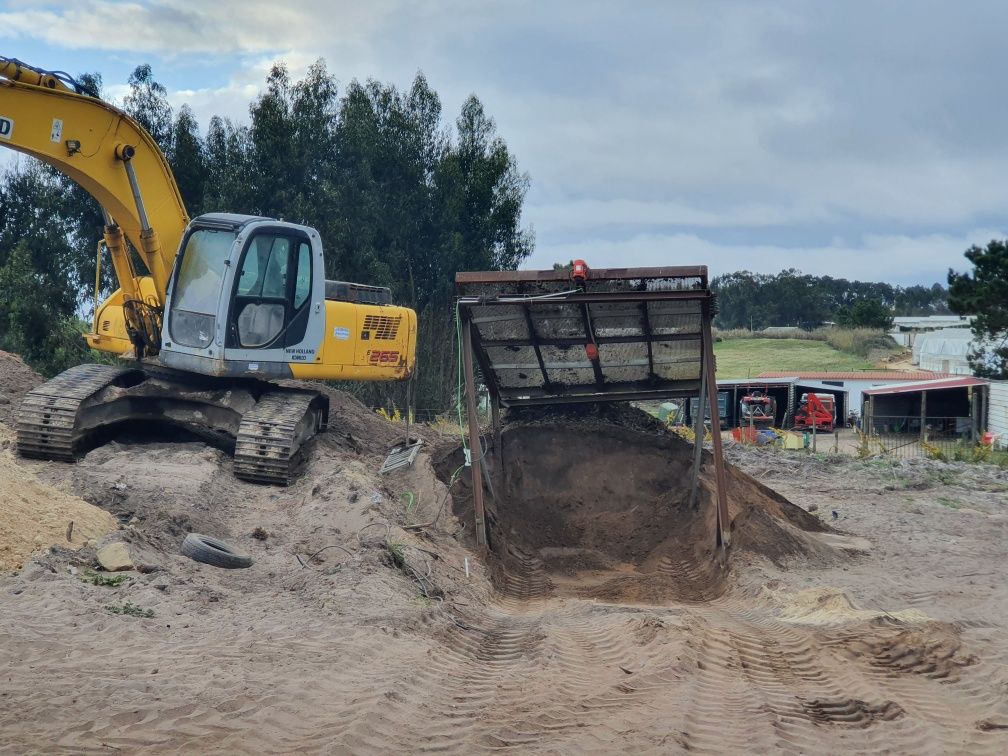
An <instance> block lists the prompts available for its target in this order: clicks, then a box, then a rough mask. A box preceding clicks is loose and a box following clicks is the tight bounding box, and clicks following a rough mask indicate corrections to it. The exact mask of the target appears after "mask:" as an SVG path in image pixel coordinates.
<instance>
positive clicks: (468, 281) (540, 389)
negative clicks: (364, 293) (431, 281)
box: [455, 266, 731, 548]
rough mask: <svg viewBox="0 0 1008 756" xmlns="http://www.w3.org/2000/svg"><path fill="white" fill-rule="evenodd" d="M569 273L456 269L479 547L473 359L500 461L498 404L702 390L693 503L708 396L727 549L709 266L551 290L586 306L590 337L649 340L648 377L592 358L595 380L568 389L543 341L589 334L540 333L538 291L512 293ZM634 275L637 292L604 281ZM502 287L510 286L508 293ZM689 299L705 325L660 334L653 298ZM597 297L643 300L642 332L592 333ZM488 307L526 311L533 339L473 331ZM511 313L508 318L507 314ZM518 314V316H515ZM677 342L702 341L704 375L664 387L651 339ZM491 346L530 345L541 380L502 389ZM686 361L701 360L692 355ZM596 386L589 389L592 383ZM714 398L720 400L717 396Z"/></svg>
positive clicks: (573, 340) (642, 272)
mask: <svg viewBox="0 0 1008 756" xmlns="http://www.w3.org/2000/svg"><path fill="white" fill-rule="evenodd" d="M677 278H679V279H697V283H695V284H694V285H693V286H691V287H689V288H685V287H684V288H665V289H657V288H647V285H646V283H645V282H647V281H648V280H649V279H663V280H665V279H677ZM569 280H570V279H569V274H568V272H567V271H564V270H549V271H477V272H460V273H457V274H456V277H455V281H456V285H457V287H458V289H459V294H460V296H459V299H458V311H459V316H460V318H461V320H462V322H461V326H462V343H461V344H460V348H461V350H462V364H463V372H464V382H465V388H466V413H467V415H468V437H469V447H470V460H469V466H470V470H471V474H472V481H473V506H474V509H475V520H476V543H477V546H478V547H480V548H486V546H487V543H488V530H487V519H486V509H485V505H484V491H483V477H484V476H483V471H482V468H483V466H484V463H485V462H488V461H489V460H483V459H482V454H483V447H482V444H481V441H480V438H481V434H480V428H479V418H478V416H477V403H476V381H475V373H474V362H478V363H479V367H480V369H481V372H482V373H483V377H484V381H485V382H486V384H487V388H488V389H489V392H490V403H491V413H492V432H493V437H494V438H493V441H492V442H489V440H488V447H489V446H490V445H491V443H492V446H493V449H494V452H495V455H494V456H495V457H496V459H495V461H496V462H497V463H498V467H499V466H500V461H501V458H500V454H501V452H502V449H501V438H500V430H501V423H500V417H499V409H500V407H502V406H503V407H513V406H527V405H545V404H568V403H585V402H589V403H590V402H612V401H634V400H644V399H667V398H673V397H677V398H678V397H692V396H699V402H698V404H699V408H698V414H699V419H698V422H697V423H696V425H697V427H698V428H699V431H698V433H697V434H696V439H695V447H694V466H693V470H692V476H691V478H692V479H691V492H690V502H691V504H692V505H694V506H695V504H696V499H697V494H698V484H699V470H700V464H701V458H702V448H703V437H704V431H703V427H704V424H703V423H704V414H705V406H706V404H707V403H708V402H710V405H711V408H712V411H711V424H712V427H711V430H712V435H713V438H714V443H713V447H714V448H713V455H712V456H713V461H714V473H715V489H716V490H715V497H716V501H715V506H716V513H717V518H716V520H717V526H716V527H717V531H716V539H715V540H716V544H717V546H719V547H727V546H729V545H730V543H731V532H730V527H729V519H728V507H727V495H726V494H727V490H726V486H727V479H726V475H725V469H724V459H723V450H722V444H721V433H720V414H719V413H717V412H716V411H715V410H714V408H715V407H716V406H717V403H716V397H717V380H716V375H715V362H714V350H713V338H712V335H711V315H712V309H713V307H712V304H713V296H712V294H711V292H710V290H709V288H708V285H707V268H706V266H666V267H658V268H615V269H603V270H599V269H594V270H592V273H591V287H590V288H582V289H581V290H578V291H562V292H559V293H557V294H552V293H551V294H549V295H546V296H545V300H546V301H548V302H550V303H554V304H555V303H562V304H568V305H571V304H577V305H581V307H579V308H578V309H580V310H581V313H582V320H583V325H584V327H585V331H586V335H587V336H588V337H589V338H591V339H592V340H593V341H596V343H597V344H620V343H641V342H643V343H645V344H646V345H647V367H648V380H646V381H626V382H614V381H604V380H603V376H602V375H601V369H600V367H599V365H598V364H597V361H594V360H592V361H591V362H593V369H594V370H593V372H594V373H595V382H594V385H593V386H591V387H589V386H588V385H587V384H578V385H576V386H572V387H566V386H564V385H561V384H557V383H554V382H552V381H551V380H550V378H549V371H548V369H547V367H546V362H545V360H544V359H543V356H542V352H541V346H560V347H570V346H577V345H579V344H583V343H584V342H585V337H580V336H578V337H559V338H544V337H540V336H538V335H537V334H536V331H535V324H534V321H533V317H532V312H531V308H530V306H529V305H530V303H531V302H532V301H534V300H536V299H538V298H539V297H537V296H529V295H527V294H523V293H521V292H520V291H517V292H516V291H513V289H515V288H521V285H523V284H529V283H532V284H534V283H554V284H558V283H563V282H568V281H569ZM606 280H610V281H635V282H638V283H637V284H632V285H633V286H635V287H636V288H635V289H633V290H626V289H622V290H608V291H607V290H604V289H603V288H602V287H604V286H605V281H606ZM480 285H486V286H488V287H490V288H492V289H496V290H497V291H496V292H495V293H492V294H487V293H485V292H480V293H478V294H475V295H473V294H471V293H469V294H467V292H466V288H467V287H472V286H480ZM508 285H510V288H512V292H511V293H507V291H506V290H507V288H509V287H508ZM501 289H504V290H505V291H504V292H503V293H502V292H501ZM676 300H678V301H689V302H696V303H698V304H699V305H700V315H701V318H700V319H701V325H700V331H699V332H695V331H691V332H680V333H674V334H657V335H656V334H654V333H652V327H651V323H650V318H649V314H648V303H649V302H653V301H658V302H661V301H676ZM594 303H638V304H640V306H641V321H640V323H641V325H640V328H641V333H642V336H640V337H638V336H599V335H596V334H595V333H594V329H593V328H592V324H591V323H590V322H589V316H588V313H587V307H588V305H589V304H594ZM487 305H510V306H516V305H517V306H520V309H521V311H522V313H523V318H518V319H517V320H524V323H525V326H526V327H527V329H528V332H529V338H528V339H521V338H509V339H497V340H489V339H488V340H486V341H484V340H482V338H481V337H480V336H479V335H478V334H476V335H474V334H473V327H472V326H473V322H474V321H475V322H477V324H478V323H480V322H493V321H494V320H495V319H493V318H488V319H483V318H474V310H475V309H478V308H480V307H482V306H487ZM506 319H507V318H506ZM509 319H512V320H514V319H515V318H509ZM679 340H699V341H700V348H701V349H700V351H701V354H700V358H699V362H700V370H699V374H700V377H699V380H697V379H682V380H672V379H665V380H664V382H663V383H661V384H660V385H659V384H658V383H657V382H656V381H655V378H654V376H655V372H654V370H655V362H654V354H653V350H652V345H653V342H660V341H679ZM493 347H532V348H533V350H534V352H535V355H536V362H537V363H538V367H539V371H540V373H541V374H542V378H543V384H542V385H541V386H531V387H521V388H502V387H501V386H500V385H499V384H498V383H497V380H496V377H495V374H494V371H493V366H492V361H491V360H490V358H489V356H488V354H487V351H486V350H487V349H488V348H493ZM687 362H694V363H695V362H696V360H688V361H687ZM589 388H590V389H591V390H588V389H589ZM711 397H714V400H713V401H712V400H711ZM715 417H717V419H718V424H717V426H715V425H714V418H715Z"/></svg>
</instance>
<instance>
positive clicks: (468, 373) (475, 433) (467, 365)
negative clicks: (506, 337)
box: [459, 313, 487, 548]
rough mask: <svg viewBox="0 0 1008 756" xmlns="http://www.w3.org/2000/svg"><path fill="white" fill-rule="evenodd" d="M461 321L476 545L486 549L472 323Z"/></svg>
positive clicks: (465, 316)
mask: <svg viewBox="0 0 1008 756" xmlns="http://www.w3.org/2000/svg"><path fill="white" fill-rule="evenodd" d="M463 318H464V319H463V321H462V343H461V344H460V345H459V348H460V349H461V350H462V372H463V373H465V388H466V414H467V415H468V416H469V456H470V468H469V469H470V472H471V474H472V489H473V506H474V507H475V509H476V545H477V546H480V547H481V548H485V547H486V543H487V537H486V517H485V514H484V510H483V475H482V474H481V472H480V462H481V460H480V456H481V455H482V453H483V452H482V447H481V446H480V432H479V416H478V415H477V414H476V380H475V378H474V377H473V355H472V323H471V322H470V321H469V316H468V313H467V314H466V315H464V316H463Z"/></svg>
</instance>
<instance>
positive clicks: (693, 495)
mask: <svg viewBox="0 0 1008 756" xmlns="http://www.w3.org/2000/svg"><path fill="white" fill-rule="evenodd" d="M706 341H707V336H706V334H704V333H701V334H700V391H699V392H698V394H697V411H696V416H695V417H694V418H693V472H692V474H691V475H690V507H691V508H693V509H695V508H696V505H697V493H698V490H699V486H700V460H701V458H702V457H703V439H704V421H703V417H704V412H705V410H704V398H705V397H704V393H705V392H706V391H707V384H706V381H705V380H704V379H705V377H706V373H707V358H706V356H705V353H704V347H703V345H704V343H706ZM687 401H689V400H687Z"/></svg>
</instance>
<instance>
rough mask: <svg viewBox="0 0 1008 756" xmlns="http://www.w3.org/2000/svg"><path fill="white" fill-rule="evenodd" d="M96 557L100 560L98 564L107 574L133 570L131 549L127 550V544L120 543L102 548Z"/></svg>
mask: <svg viewBox="0 0 1008 756" xmlns="http://www.w3.org/2000/svg"><path fill="white" fill-rule="evenodd" d="M95 557H96V558H97V559H98V564H100V565H101V566H102V569H103V570H105V571H106V572H120V571H122V570H132V569H133V559H132V558H131V557H130V553H129V549H128V548H126V544H125V543H121V542H119V541H116V542H115V543H110V544H106V545H105V546H102V547H101V548H100V549H98V553H97V554H95Z"/></svg>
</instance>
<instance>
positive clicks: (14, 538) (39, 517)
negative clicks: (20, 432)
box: [0, 424, 119, 572]
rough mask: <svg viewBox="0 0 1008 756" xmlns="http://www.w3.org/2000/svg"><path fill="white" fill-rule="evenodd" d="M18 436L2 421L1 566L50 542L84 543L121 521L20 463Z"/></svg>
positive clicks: (12, 565) (10, 566)
mask: <svg viewBox="0 0 1008 756" xmlns="http://www.w3.org/2000/svg"><path fill="white" fill-rule="evenodd" d="M13 442H14V434H13V433H12V432H11V431H10V430H8V429H7V428H5V427H4V426H3V425H2V424H0V491H2V494H0V572H2V571H6V570H16V569H20V568H21V565H22V564H24V562H25V561H26V560H27V559H28V557H29V556H30V555H31V554H33V553H36V552H39V551H42V550H43V549H47V548H49V547H50V546H62V547H66V548H70V549H79V548H81V547H82V546H84V545H85V544H86V543H87V542H88V541H97V540H98V539H100V538H101V537H102V536H104V535H106V534H107V533H111V532H112V531H114V530H116V529H117V528H118V527H119V523H118V522H117V521H116V519H115V518H114V517H113V516H112V515H110V514H109V513H108V512H106V511H105V510H103V509H99V508H98V507H96V506H93V505H91V504H89V503H88V502H86V501H84V500H83V499H81V498H79V497H77V496H74V495H72V494H69V493H67V492H66V491H61V490H59V489H58V488H55V487H53V486H50V485H48V484H46V483H43V482H42V481H40V480H39V479H38V478H36V477H35V476H34V475H33V474H32V473H31V472H29V471H28V470H26V469H25V468H23V467H21V466H20V465H18V464H17V462H16V461H15V459H14V453H13V446H14V443H13ZM71 523H72V524H71Z"/></svg>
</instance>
